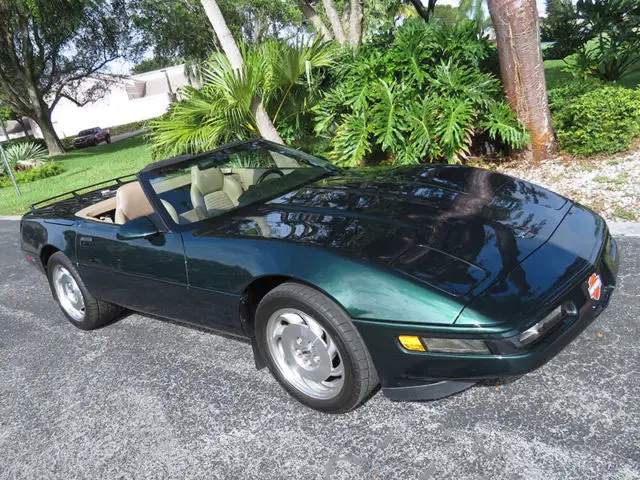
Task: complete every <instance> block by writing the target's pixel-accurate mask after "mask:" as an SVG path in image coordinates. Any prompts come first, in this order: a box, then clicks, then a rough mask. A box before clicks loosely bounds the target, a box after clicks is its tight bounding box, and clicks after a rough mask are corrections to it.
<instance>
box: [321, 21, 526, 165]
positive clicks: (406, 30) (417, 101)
mask: <svg viewBox="0 0 640 480" xmlns="http://www.w3.org/2000/svg"><path fill="white" fill-rule="evenodd" d="M493 49H494V47H493V46H492V45H491V44H490V43H489V42H488V41H487V40H486V39H479V38H478V31H477V25H476V24H475V23H474V22H471V21H462V22H458V23H457V24H455V25H448V24H444V23H440V22H434V23H430V24H425V22H423V21H422V20H419V21H407V22H405V24H404V25H403V26H402V27H401V28H400V29H399V31H398V33H397V35H396V36H395V37H389V36H386V35H380V36H378V37H375V38H373V39H372V41H371V42H369V43H367V44H365V45H364V46H363V47H362V48H361V49H360V50H359V51H358V52H356V53H354V52H344V53H343V54H342V58H341V59H340V61H338V62H337V67H336V72H335V73H334V79H335V81H334V83H333V85H332V88H331V89H330V90H329V91H328V92H327V93H326V94H325V95H324V97H323V99H322V101H321V102H319V104H318V105H317V106H316V107H315V108H314V113H315V122H316V125H315V130H316V132H317V133H318V134H321V135H325V136H327V138H331V147H332V149H331V157H332V158H333V160H334V161H335V162H336V163H338V164H340V165H344V166H357V165H362V164H364V163H366V162H367V161H370V160H372V159H376V158H377V159H380V158H384V157H387V158H389V159H390V160H391V161H392V163H394V164H397V165H411V164H417V163H420V162H421V161H423V160H424V159H425V157H426V158H428V159H429V160H440V159H445V160H447V161H449V162H456V161H459V160H460V158H461V157H462V156H464V155H466V154H468V153H469V148H470V146H471V143H472V140H473V137H474V136H475V135H478V134H481V133H483V132H485V131H486V132H488V134H489V136H490V137H491V138H493V139H497V140H499V141H500V142H502V143H504V144H506V145H508V146H509V147H512V148H518V147H521V146H522V145H523V144H524V143H525V142H526V141H527V140H528V137H527V134H526V132H525V130H524V128H523V127H522V126H521V125H520V124H519V123H518V121H517V119H516V117H515V115H513V114H512V113H511V111H510V110H509V107H508V106H507V105H506V103H504V100H503V98H502V89H501V85H500V82H499V81H498V79H497V78H496V77H495V76H494V75H493V74H491V73H489V72H487V71H486V70H485V67H484V65H483V61H484V60H485V59H487V58H489V57H490V55H491V54H492V50H493Z"/></svg>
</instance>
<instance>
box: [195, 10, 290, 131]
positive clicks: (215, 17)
mask: <svg viewBox="0 0 640 480" xmlns="http://www.w3.org/2000/svg"><path fill="white" fill-rule="evenodd" d="M201 1H202V6H203V7H204V11H205V12H206V14H207V17H208V18H209V21H210V22H211V26H213V31H214V32H216V36H217V37H218V41H219V42H220V46H221V47H222V50H224V53H225V54H226V55H227V58H229V62H230V63H231V66H232V67H233V68H236V69H240V68H242V64H243V63H244V61H243V60H242V54H241V53H240V49H239V48H238V45H237V44H236V41H235V39H234V38H233V35H232V34H231V30H229V27H228V26H227V22H226V21H225V19H224V16H223V15H222V12H221V11H220V7H218V3H217V2H216V0H201ZM254 105H255V106H254ZM251 111H252V113H253V114H254V117H255V119H256V125H257V127H258V131H259V132H260V135H262V137H263V138H265V139H267V140H271V141H272V142H276V143H281V144H284V142H283V141H282V138H280V135H279V134H278V131H277V130H276V127H275V126H274V125H273V122H272V121H271V118H270V117H269V115H268V114H267V112H266V110H265V109H264V106H263V105H262V99H261V98H260V97H257V96H256V97H254V99H253V101H252V102H251Z"/></svg>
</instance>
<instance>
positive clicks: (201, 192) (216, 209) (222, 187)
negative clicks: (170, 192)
mask: <svg viewBox="0 0 640 480" xmlns="http://www.w3.org/2000/svg"><path fill="white" fill-rule="evenodd" d="M240 195H242V187H241V186H240V183H239V182H238V181H237V180H236V179H234V178H231V177H229V176H225V175H224V174H223V173H222V171H221V170H220V169H219V168H208V169H206V170H200V169H199V168H198V167H193V168H192V169H191V202H192V203H193V207H194V209H195V210H196V212H197V214H198V217H199V218H207V217H210V216H212V215H216V214H219V213H221V212H224V211H227V210H231V209H232V208H233V207H235V206H237V205H238V198H239V197H240Z"/></svg>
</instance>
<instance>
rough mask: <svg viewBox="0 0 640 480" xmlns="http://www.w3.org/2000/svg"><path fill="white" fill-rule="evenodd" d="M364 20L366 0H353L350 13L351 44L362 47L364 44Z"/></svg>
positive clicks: (354, 46)
mask: <svg viewBox="0 0 640 480" xmlns="http://www.w3.org/2000/svg"><path fill="white" fill-rule="evenodd" d="M363 21H364V0H351V14H350V15H349V45H351V46H352V47H353V48H356V49H357V48H360V45H361V44H362V22H363Z"/></svg>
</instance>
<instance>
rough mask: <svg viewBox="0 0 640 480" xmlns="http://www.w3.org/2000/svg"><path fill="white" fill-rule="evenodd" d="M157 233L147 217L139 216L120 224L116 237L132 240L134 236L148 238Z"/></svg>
mask: <svg viewBox="0 0 640 480" xmlns="http://www.w3.org/2000/svg"><path fill="white" fill-rule="evenodd" d="M158 233H160V232H158V229H157V228H156V226H155V225H154V224H153V222H152V221H151V219H150V218H149V217H139V218H134V219H133V220H131V221H129V222H127V223H125V224H124V225H120V227H119V228H118V233H117V234H116V237H117V238H118V240H134V239H136V238H150V237H153V236H154V235H157V234H158Z"/></svg>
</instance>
